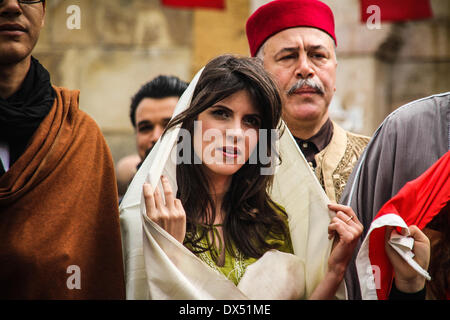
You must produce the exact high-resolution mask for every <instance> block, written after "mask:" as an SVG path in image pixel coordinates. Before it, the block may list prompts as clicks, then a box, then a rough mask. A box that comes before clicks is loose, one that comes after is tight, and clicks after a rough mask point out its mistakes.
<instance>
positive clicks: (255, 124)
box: [245, 117, 261, 128]
mask: <svg viewBox="0 0 450 320" xmlns="http://www.w3.org/2000/svg"><path fill="white" fill-rule="evenodd" d="M245 123H246V124H247V125H249V126H251V127H253V128H260V127H261V121H260V120H259V119H258V118H257V117H249V118H247V119H245Z"/></svg>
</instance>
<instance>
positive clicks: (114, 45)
mask: <svg viewBox="0 0 450 320" xmlns="http://www.w3.org/2000/svg"><path fill="white" fill-rule="evenodd" d="M323 1H324V2H326V3H327V4H328V5H329V6H330V7H331V8H332V10H333V12H334V14H335V19H336V33H337V38H338V47H337V54H338V70H337V92H336V95H335V98H334V99H333V102H332V105H331V106H330V112H331V114H332V117H333V118H334V119H335V120H337V121H338V122H340V123H341V124H342V125H343V126H344V127H346V128H347V129H351V130H353V131H355V132H359V133H363V134H367V135H371V134H372V133H373V132H374V130H375V129H376V128H377V127H378V125H379V124H380V123H381V121H382V120H383V119H384V118H385V117H386V115H387V114H388V113H390V112H391V111H392V110H394V109H395V108H397V107H398V106H400V105H402V104H404V103H406V102H409V101H411V100H414V99H417V98H420V97H424V96H428V95H431V94H434V93H438V92H444V91H448V90H449V89H450V83H449V81H450V77H449V76H448V74H450V43H449V42H450V36H449V35H450V1H448V0H432V6H433V11H434V18H433V19H429V20H424V21H413V22H407V23H397V24H391V23H383V24H382V25H381V29H375V30H369V29H368V28H367V26H366V25H365V24H362V23H361V22H360V7H359V0H339V1H336V0H323ZM265 2H267V0H227V1H226V9H225V10H214V9H195V10H191V9H174V8H168V7H163V6H162V5H161V4H160V0H95V1H92V0H51V1H48V7H47V17H46V26H45V28H44V30H43V32H42V34H41V38H40V40H39V44H38V46H37V47H36V50H35V56H36V57H37V58H38V59H40V60H41V62H42V63H43V64H44V65H45V66H46V67H47V68H48V69H49V70H50V72H51V74H52V81H53V83H54V84H56V85H59V86H65V87H69V88H72V89H79V90H81V98H80V102H81V103H80V105H81V109H83V110H85V111H86V112H87V113H89V114H90V115H91V116H92V117H93V118H94V119H95V120H96V121H97V123H98V124H99V125H100V127H101V129H102V131H103V133H104V135H105V137H106V139H107V142H108V144H109V146H110V148H111V151H112V154H113V157H114V159H115V161H117V160H118V159H120V158H121V157H123V156H125V155H127V154H130V153H134V152H135V143H134V133H133V129H132V126H131V123H130V120H129V117H128V109H129V103H130V98H131V96H132V95H133V94H134V93H135V92H136V91H137V90H138V89H139V87H140V86H141V85H142V84H143V83H145V82H147V81H148V80H150V79H152V78H153V77H155V76H157V75H158V74H172V75H176V76H179V77H180V78H182V79H183V80H186V81H190V80H191V78H192V76H193V75H194V74H195V73H196V72H197V71H198V70H199V69H200V67H201V66H203V65H204V64H205V63H207V62H208V61H209V60H210V59H211V58H213V57H214V56H216V55H219V54H223V53H237V54H243V55H248V48H247V40H246V35H245V22H246V19H247V17H248V16H249V15H250V13H251V11H252V10H254V8H256V7H257V6H259V5H261V4H263V3H265ZM71 5H76V6H78V7H79V8H80V10H81V25H80V27H81V28H80V29H79V30H78V29H73V30H71V29H68V28H67V25H66V24H67V20H68V18H69V17H70V16H71V14H70V13H67V11H66V10H67V9H68V7H69V6H71Z"/></svg>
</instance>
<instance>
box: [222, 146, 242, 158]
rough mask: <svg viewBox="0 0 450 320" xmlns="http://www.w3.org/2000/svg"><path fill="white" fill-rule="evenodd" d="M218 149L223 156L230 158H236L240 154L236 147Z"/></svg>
mask: <svg viewBox="0 0 450 320" xmlns="http://www.w3.org/2000/svg"><path fill="white" fill-rule="evenodd" d="M219 150H221V151H222V153H223V155H224V156H225V157H230V158H237V157H238V156H239V155H240V154H241V151H240V150H239V148H237V147H223V148H222V149H219Z"/></svg>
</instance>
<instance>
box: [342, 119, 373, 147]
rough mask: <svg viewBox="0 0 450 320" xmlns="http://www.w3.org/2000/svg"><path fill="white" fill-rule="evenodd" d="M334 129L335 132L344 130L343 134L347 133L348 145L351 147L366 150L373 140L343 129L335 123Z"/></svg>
mask: <svg viewBox="0 0 450 320" xmlns="http://www.w3.org/2000/svg"><path fill="white" fill-rule="evenodd" d="M334 127H335V130H342V132H344V133H345V135H346V137H347V142H348V143H347V145H350V146H356V147H360V148H364V147H365V146H366V145H367V144H368V143H369V141H370V139H371V138H370V137H368V136H365V135H362V134H358V133H355V132H351V131H348V130H345V129H343V128H341V127H340V126H339V125H338V124H336V123H335V122H334Z"/></svg>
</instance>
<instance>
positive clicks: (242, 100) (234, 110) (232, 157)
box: [194, 90, 262, 176]
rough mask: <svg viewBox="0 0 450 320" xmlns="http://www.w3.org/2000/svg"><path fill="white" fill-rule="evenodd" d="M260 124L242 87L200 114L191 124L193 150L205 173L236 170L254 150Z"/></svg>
mask: <svg viewBox="0 0 450 320" xmlns="http://www.w3.org/2000/svg"><path fill="white" fill-rule="evenodd" d="M261 123H262V118H261V114H260V112H259V111H258V110H257V109H256V108H255V106H254V105H253V103H252V101H251V99H250V96H249V94H248V93H247V91H245V90H241V91H238V92H236V93H234V94H232V95H231V96H229V97H227V98H225V99H223V100H221V101H219V102H217V103H216V104H214V105H213V106H211V107H209V108H208V109H206V110H205V111H203V112H202V113H200V114H199V115H198V118H197V122H196V123H195V126H194V127H195V129H194V151H195V153H196V155H197V157H199V158H200V159H201V160H202V163H203V165H204V166H205V167H206V169H207V172H209V173H213V174H214V175H220V176H231V175H233V174H234V173H236V172H237V171H238V170H239V169H240V168H241V167H242V166H243V165H244V163H245V162H246V161H247V160H248V159H249V157H250V155H251V153H252V152H253V151H254V149H255V147H256V145H257V143H258V129H260V127H261Z"/></svg>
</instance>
